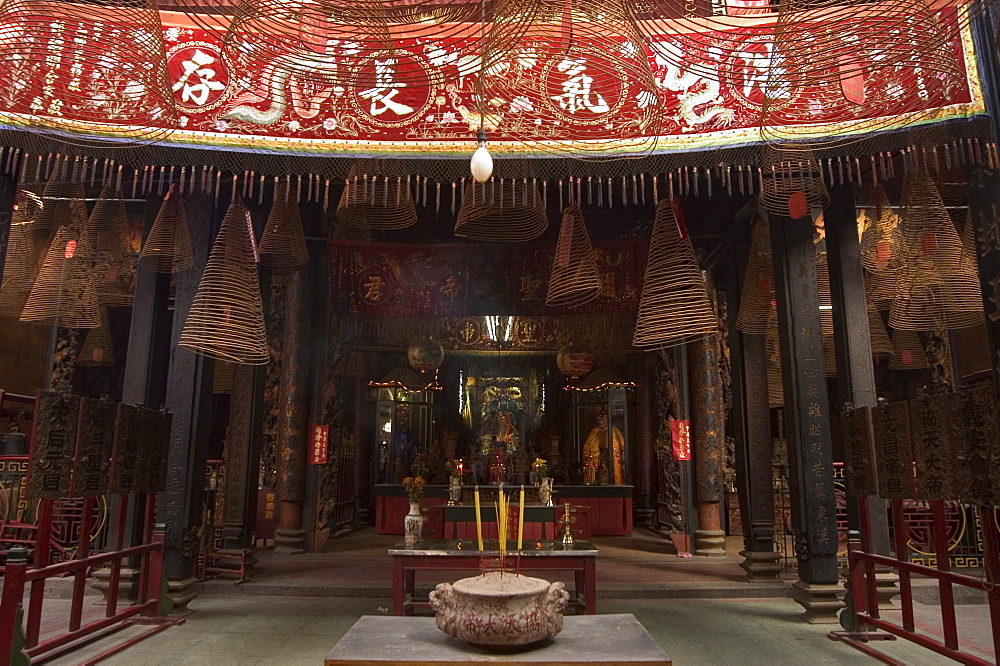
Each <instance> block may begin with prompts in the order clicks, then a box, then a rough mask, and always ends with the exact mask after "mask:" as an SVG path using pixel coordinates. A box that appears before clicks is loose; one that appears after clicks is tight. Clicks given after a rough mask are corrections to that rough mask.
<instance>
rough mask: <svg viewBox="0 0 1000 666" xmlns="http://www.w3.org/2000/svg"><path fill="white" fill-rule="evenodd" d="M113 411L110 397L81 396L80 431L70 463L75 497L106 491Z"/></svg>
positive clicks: (113, 423)
mask: <svg viewBox="0 0 1000 666" xmlns="http://www.w3.org/2000/svg"><path fill="white" fill-rule="evenodd" d="M115 412H116V409H115V403H113V402H111V401H110V400H95V399H94V398H81V399H80V433H79V436H78V437H77V442H76V461H75V464H74V467H73V496H74V497H93V496H97V495H103V494H105V493H107V492H108V481H109V478H110V476H109V475H110V471H111V447H112V443H113V441H114V434H115Z"/></svg>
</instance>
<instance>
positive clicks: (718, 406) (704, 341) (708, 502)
mask: <svg viewBox="0 0 1000 666" xmlns="http://www.w3.org/2000/svg"><path fill="white" fill-rule="evenodd" d="M707 282H708V289H709V292H710V293H711V291H712V289H713V286H712V281H711V280H708V281H707ZM687 348H688V364H689V367H690V378H691V379H690V381H691V393H690V395H691V449H692V451H693V454H694V463H695V501H696V505H697V512H698V514H697V515H698V528H697V529H696V530H695V533H694V554H695V555H703V556H707V557H721V556H723V555H725V554H726V533H725V532H724V531H723V530H722V516H721V513H720V505H719V501H720V500H721V499H722V463H723V458H724V456H725V453H726V440H725V427H724V425H723V422H722V419H723V404H722V400H723V398H722V378H721V376H720V375H719V339H718V337H717V336H714V335H713V336H710V337H704V338H701V339H700V340H696V341H694V342H691V343H689V344H688V346H687Z"/></svg>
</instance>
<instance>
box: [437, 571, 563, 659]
mask: <svg viewBox="0 0 1000 666" xmlns="http://www.w3.org/2000/svg"><path fill="white" fill-rule="evenodd" d="M430 599H431V608H433V609H434V610H435V611H436V613H437V615H436V619H437V627H438V629H440V630H441V631H443V632H445V633H446V634H448V635H449V636H454V637H455V638H462V639H464V640H466V641H468V642H469V643H471V644H473V645H475V646H477V647H482V648H486V649H494V650H496V649H500V650H518V649H526V648H528V647H530V646H531V645H532V644H533V643H537V642H538V641H541V640H544V639H546V638H552V637H553V636H555V635H556V634H558V633H559V632H560V631H562V628H563V609H565V608H566V602H567V601H568V600H569V593H568V592H566V586H565V584H563V583H550V582H549V581H547V580H542V579H541V578H531V577H529V576H521V575H518V574H514V573H510V572H506V573H501V572H499V571H491V572H488V573H485V574H482V575H480V576H474V577H472V578H463V579H462V580H459V581H456V582H455V584H454V585H451V584H449V583H441V584H440V585H438V586H437V588H436V589H435V590H434V591H433V592H431V595H430Z"/></svg>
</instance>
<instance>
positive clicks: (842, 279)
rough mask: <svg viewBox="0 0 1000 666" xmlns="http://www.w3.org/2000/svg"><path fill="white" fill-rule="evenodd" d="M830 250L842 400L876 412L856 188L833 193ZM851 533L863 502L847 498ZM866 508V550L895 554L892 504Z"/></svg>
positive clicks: (828, 216)
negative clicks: (890, 516) (891, 533)
mask: <svg viewBox="0 0 1000 666" xmlns="http://www.w3.org/2000/svg"><path fill="white" fill-rule="evenodd" d="M824 220H825V227H826V249H827V257H828V259H829V267H830V294H831V296H832V299H833V333H834V336H833V337H834V344H835V349H836V355H837V395H838V396H839V397H840V400H841V401H842V403H844V404H848V403H849V404H852V405H854V406H855V407H874V406H875V402H876V399H877V394H876V389H875V368H874V366H873V364H872V346H871V332H870V331H869V330H868V305H867V302H866V299H865V282H864V275H863V273H862V269H861V244H860V243H859V242H858V221H857V212H856V210H855V208H854V189H853V186H852V185H851V184H850V183H846V184H843V185H834V186H832V187H831V188H830V205H829V206H828V207H827V209H826V212H825V213H824ZM834 407H837V408H839V407H843V405H834ZM847 500H848V527H849V529H852V530H858V529H860V525H861V521H860V519H859V511H860V510H861V508H860V507H859V505H858V498H857V497H854V496H853V495H850V494H849V495H848V496H847ZM863 504H867V507H866V508H865V509H864V510H865V511H866V512H867V513H868V519H867V524H868V525H869V529H868V533H867V534H864V535H862V539H863V543H864V547H865V549H866V550H870V551H871V552H875V553H878V554H879V555H888V554H889V522H888V518H887V515H888V514H887V511H888V502H886V501H885V500H882V499H880V498H878V497H876V496H871V497H868V498H866V500H865V501H864V502H863Z"/></svg>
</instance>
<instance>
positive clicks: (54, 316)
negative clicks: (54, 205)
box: [21, 201, 101, 328]
mask: <svg viewBox="0 0 1000 666" xmlns="http://www.w3.org/2000/svg"><path fill="white" fill-rule="evenodd" d="M73 208H74V209H75V211H76V212H75V213H74V217H75V218H77V219H80V220H81V221H80V222H79V223H78V224H73V225H70V226H65V227H59V230H58V231H57V232H56V237H55V238H54V239H53V240H52V243H51V245H49V249H48V252H47V253H46V254H45V261H44V263H43V264H42V267H41V269H39V271H38V277H37V278H36V279H35V284H34V286H33V287H32V288H31V293H30V294H29V295H28V300H27V301H26V302H25V304H24V310H23V311H22V312H21V321H30V322H35V323H41V324H50V325H52V324H54V325H57V326H64V327H66V328H94V327H95V326H98V325H99V324H100V318H101V314H100V310H99V308H98V305H97V292H96V291H95V290H94V283H93V282H92V281H91V272H90V271H91V265H92V264H91V261H90V257H89V254H90V252H89V250H88V248H87V240H86V236H85V235H84V234H83V232H82V229H83V226H84V224H83V221H82V220H83V219H85V218H86V214H87V210H86V206H85V205H84V203H83V202H82V201H80V202H74V203H73Z"/></svg>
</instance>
